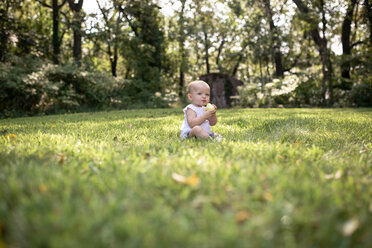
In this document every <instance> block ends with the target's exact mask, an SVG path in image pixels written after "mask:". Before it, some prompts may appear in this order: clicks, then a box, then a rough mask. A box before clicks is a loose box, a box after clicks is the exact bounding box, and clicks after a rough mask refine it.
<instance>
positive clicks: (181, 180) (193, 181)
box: [172, 173, 199, 186]
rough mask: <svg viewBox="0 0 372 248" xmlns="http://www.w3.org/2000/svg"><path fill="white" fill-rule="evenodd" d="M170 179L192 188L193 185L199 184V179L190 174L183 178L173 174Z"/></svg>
mask: <svg viewBox="0 0 372 248" xmlns="http://www.w3.org/2000/svg"><path fill="white" fill-rule="evenodd" d="M172 178H173V180H174V181H176V182H177V183H182V184H187V185H191V186H194V185H196V184H198V183H199V177H198V176H197V175H196V174H192V175H191V176H189V177H184V176H182V175H180V174H177V173H173V174H172Z"/></svg>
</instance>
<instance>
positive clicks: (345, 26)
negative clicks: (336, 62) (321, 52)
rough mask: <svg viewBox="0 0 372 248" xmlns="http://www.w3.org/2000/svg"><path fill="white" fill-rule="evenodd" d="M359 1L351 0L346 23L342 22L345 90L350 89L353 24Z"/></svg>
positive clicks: (345, 18) (342, 72) (342, 68)
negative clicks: (355, 9)
mask: <svg viewBox="0 0 372 248" xmlns="http://www.w3.org/2000/svg"><path fill="white" fill-rule="evenodd" d="M356 3H357V0H350V1H349V4H348V7H347V10H346V14H345V17H344V21H343V22H342V29H341V30H342V32H341V42H342V63H341V77H342V78H343V86H342V88H343V89H350V88H351V85H350V56H351V44H350V34H351V23H352V19H353V13H354V8H355V5H356Z"/></svg>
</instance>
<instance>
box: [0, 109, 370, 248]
mask: <svg viewBox="0 0 372 248" xmlns="http://www.w3.org/2000/svg"><path fill="white" fill-rule="evenodd" d="M218 117H219V122H218V124H217V126H216V127H214V129H213V131H215V132H219V133H221V134H222V135H223V136H224V139H223V140H222V141H221V142H216V141H198V140H192V139H190V140H186V141H180V139H179V128H180V126H181V123H182V120H183V114H182V110H180V109H161V110H129V111H114V112H100V113H84V114H70V115H56V116H44V117H33V118H19V119H6V120H0V247H4V246H5V247H64V248H65V247H141V248H142V247H195V248H197V247H368V246H369V245H371V244H372V153H371V151H372V109H233V110H219V111H218ZM369 247H370V246H369Z"/></svg>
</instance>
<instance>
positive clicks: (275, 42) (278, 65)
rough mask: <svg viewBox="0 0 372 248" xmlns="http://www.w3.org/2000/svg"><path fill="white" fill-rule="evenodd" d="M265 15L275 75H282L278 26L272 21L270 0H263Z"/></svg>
mask: <svg viewBox="0 0 372 248" xmlns="http://www.w3.org/2000/svg"><path fill="white" fill-rule="evenodd" d="M264 4H265V11H266V15H267V18H268V21H269V24H270V32H271V41H272V44H273V48H274V61H275V76H276V77H283V75H284V68H283V64H282V53H281V51H280V41H279V32H278V28H277V27H276V26H275V24H274V21H273V13H272V10H271V6H270V0H264Z"/></svg>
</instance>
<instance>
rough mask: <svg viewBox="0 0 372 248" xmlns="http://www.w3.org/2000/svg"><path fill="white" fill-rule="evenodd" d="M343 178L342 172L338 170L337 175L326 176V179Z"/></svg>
mask: <svg viewBox="0 0 372 248" xmlns="http://www.w3.org/2000/svg"><path fill="white" fill-rule="evenodd" d="M341 176H342V171H341V170H338V171H336V173H335V174H328V175H325V179H340V178H341Z"/></svg>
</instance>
